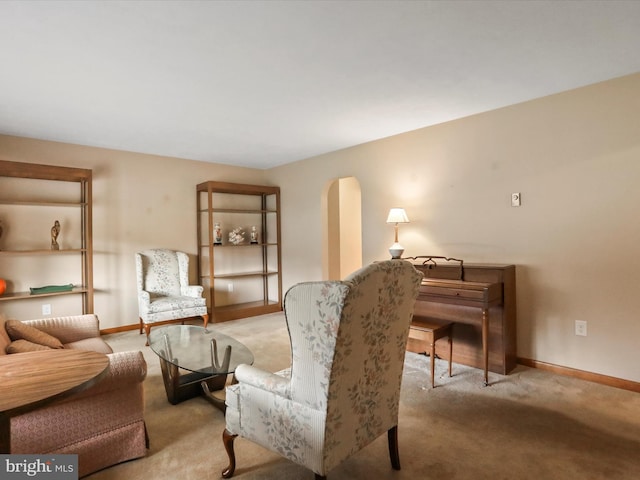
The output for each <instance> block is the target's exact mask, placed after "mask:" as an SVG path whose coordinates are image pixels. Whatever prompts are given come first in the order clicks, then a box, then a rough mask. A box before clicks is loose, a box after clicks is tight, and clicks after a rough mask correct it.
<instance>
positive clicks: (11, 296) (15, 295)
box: [0, 287, 89, 302]
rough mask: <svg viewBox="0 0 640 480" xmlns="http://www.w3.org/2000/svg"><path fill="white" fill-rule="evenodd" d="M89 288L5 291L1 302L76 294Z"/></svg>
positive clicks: (0, 297)
mask: <svg viewBox="0 0 640 480" xmlns="http://www.w3.org/2000/svg"><path fill="white" fill-rule="evenodd" d="M88 291H89V290H88V289H87V288H85V287H74V288H73V289H72V290H69V291H66V292H51V293H34V294H32V293H30V292H11V293H5V294H4V295H1V296H0V302H2V301H7V300H27V299H31V298H41V297H54V296H58V295H75V294H78V293H86V292H88Z"/></svg>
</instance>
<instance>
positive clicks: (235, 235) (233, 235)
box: [229, 227, 244, 245]
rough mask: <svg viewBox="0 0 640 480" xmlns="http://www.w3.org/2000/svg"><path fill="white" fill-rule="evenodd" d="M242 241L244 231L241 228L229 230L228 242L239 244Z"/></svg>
mask: <svg viewBox="0 0 640 480" xmlns="http://www.w3.org/2000/svg"><path fill="white" fill-rule="evenodd" d="M243 242H244V232H243V231H242V228H240V227H237V228H234V229H233V230H231V231H230V232H229V243H232V244H233V245H240V244H241V243H243Z"/></svg>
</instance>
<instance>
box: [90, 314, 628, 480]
mask: <svg viewBox="0 0 640 480" xmlns="http://www.w3.org/2000/svg"><path fill="white" fill-rule="evenodd" d="M212 328H216V329H219V330H220V331H222V332H223V333H225V334H228V335H231V336H233V337H235V338H237V339H238V340H240V341H242V342H243V343H245V344H246V345H247V346H248V347H249V348H250V349H251V350H252V351H253V352H254V355H255V363H254V364H255V365H256V366H258V367H261V368H264V369H266V370H270V371H276V370H279V369H282V368H285V367H286V366H288V364H289V353H290V349H289V337H288V335H287V330H286V325H285V322H284V317H283V316H282V315H281V314H272V315H265V316H262V317H254V318H250V319H243V320H237V321H233V322H225V323H222V324H218V325H215V326H213V327H212ZM106 340H107V341H108V342H109V343H110V344H111V345H112V347H113V348H114V350H116V351H122V350H132V349H136V350H142V351H143V352H144V355H145V358H146V360H147V363H148V377H147V379H146V380H145V396H146V413H145V418H146V423H147V428H148V432H149V437H150V442H151V444H150V448H149V450H148V454H147V456H146V457H145V458H142V459H138V460H133V461H130V462H126V463H123V464H120V465H116V466H113V467H111V468H108V469H105V470H103V471H100V472H97V473H95V474H93V475H91V476H89V477H86V478H87V479H90V480H112V479H118V480H119V479H123V480H137V479H140V480H143V479H144V480H147V479H148V480H165V479H166V480H191V479H217V478H221V475H220V472H221V471H222V470H223V469H224V467H226V465H227V456H226V453H225V451H224V449H223V447H222V441H221V435H222V430H223V429H224V416H223V414H222V412H220V411H219V410H217V409H215V408H214V407H213V406H212V405H211V404H210V403H208V402H207V401H206V400H205V399H203V398H194V399H191V400H188V401H185V402H183V403H181V404H179V405H175V406H174V405H171V404H169V403H168V402H167V399H166V396H165V393H164V386H163V383H162V377H161V374H160V367H159V362H158V358H157V357H156V355H155V354H154V353H153V352H152V351H151V350H150V348H149V347H145V346H144V339H143V337H142V336H141V335H138V333H137V331H136V332H125V333H118V334H112V335H108V336H106ZM429 361H430V359H429V358H428V357H425V356H422V355H417V354H413V353H407V356H406V360H405V370H404V380H403V388H402V399H401V406H400V420H399V442H400V459H401V463H402V470H400V471H394V470H392V469H391V465H390V463H389V457H388V452H387V440H386V435H383V436H382V437H381V438H379V439H378V440H376V441H375V442H374V443H372V444H371V445H369V446H368V447H367V448H365V449H364V450H362V451H361V452H359V453H358V454H357V455H355V456H354V457H352V458H351V459H349V460H348V461H346V462H344V463H343V464H342V465H340V466H339V467H337V468H336V469H334V470H333V471H332V472H330V474H329V475H328V478H329V480H347V479H395V480H404V479H412V480H415V479H437V480H467V479H468V480H482V479H487V480H501V479H504V480H507V479H509V480H529V479H531V480H534V479H535V480H547V479H562V480H572V479H576V480H591V479H593V480H599V479H602V480H604V479H607V480H613V479H620V480H634V479H640V395H638V394H637V393H633V392H629V391H625V390H620V389H616V388H611V387H606V386H602V385H598V384H594V383H590V382H585V381H582V380H577V379H573V378H568V377H563V376H559V375H555V374H552V373H549V372H544V371H541V370H536V369H531V368H527V367H524V366H518V367H517V368H516V369H515V370H514V371H513V372H512V373H511V374H509V375H507V376H500V375H496V374H492V375H490V380H491V382H492V385H491V386H490V387H483V386H482V371H481V370H477V369H473V368H469V367H465V366H462V365H456V364H454V366H453V377H451V378H449V377H448V376H447V364H446V362H445V361H443V360H436V376H437V380H436V382H437V384H436V388H435V389H431V387H430V381H429V376H428V371H429ZM236 456H237V469H236V474H235V476H234V478H237V479H239V480H249V479H253V480H257V479H264V480H270V479H273V480H276V479H277V480H297V479H309V480H312V479H313V474H312V473H311V472H310V471H308V470H306V469H305V468H302V467H299V466H297V465H294V464H292V463H290V462H288V461H286V460H284V459H282V458H281V457H280V456H278V455H276V454H274V453H271V452H269V451H267V450H265V449H263V448H262V447H259V446H257V445H255V444H253V443H251V442H249V441H247V440H244V439H242V438H239V439H238V440H236Z"/></svg>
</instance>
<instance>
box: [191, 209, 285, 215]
mask: <svg viewBox="0 0 640 480" xmlns="http://www.w3.org/2000/svg"><path fill="white" fill-rule="evenodd" d="M199 211H200V212H201V213H207V212H208V211H209V209H208V208H201V209H200V210H199ZM211 212H213V213H255V214H261V213H278V212H276V211H275V210H261V209H255V208H212V209H211Z"/></svg>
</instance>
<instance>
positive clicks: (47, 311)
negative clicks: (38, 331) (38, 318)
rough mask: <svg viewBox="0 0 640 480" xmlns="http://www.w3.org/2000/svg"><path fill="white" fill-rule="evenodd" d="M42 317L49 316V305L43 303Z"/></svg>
mask: <svg viewBox="0 0 640 480" xmlns="http://www.w3.org/2000/svg"><path fill="white" fill-rule="evenodd" d="M42 315H51V304H50V303H45V304H44V305H42Z"/></svg>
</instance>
